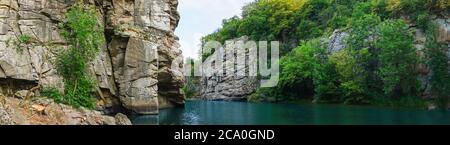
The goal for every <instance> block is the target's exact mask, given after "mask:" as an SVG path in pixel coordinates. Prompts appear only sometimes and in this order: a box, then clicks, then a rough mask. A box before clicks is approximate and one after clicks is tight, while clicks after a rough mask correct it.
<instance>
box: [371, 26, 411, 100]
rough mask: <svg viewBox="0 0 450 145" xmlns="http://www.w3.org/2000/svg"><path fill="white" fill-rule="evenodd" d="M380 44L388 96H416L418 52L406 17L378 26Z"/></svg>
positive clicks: (381, 62)
mask: <svg viewBox="0 0 450 145" xmlns="http://www.w3.org/2000/svg"><path fill="white" fill-rule="evenodd" d="M378 30H379V32H378V33H379V34H378V35H377V37H378V39H377V41H376V47H377V48H379V49H380V56H379V57H380V64H381V66H380V75H381V78H382V80H383V84H384V85H383V86H384V87H383V90H384V93H385V94H386V95H387V96H394V97H407V96H416V95H417V94H416V91H417V83H418V82H417V75H418V74H417V71H416V66H417V62H418V59H417V52H416V49H415V48H414V47H413V40H414V39H413V36H412V34H411V32H409V30H408V25H406V23H405V22H404V21H403V20H387V21H384V22H382V23H381V24H380V25H379V26H378Z"/></svg>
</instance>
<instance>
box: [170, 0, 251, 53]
mask: <svg viewBox="0 0 450 145" xmlns="http://www.w3.org/2000/svg"><path fill="white" fill-rule="evenodd" d="M252 1H254V0H179V5H178V11H179V12H180V15H181V19H180V23H179V25H178V28H177V29H176V31H175V34H176V35H177V36H178V37H180V44H181V50H182V51H183V55H184V57H185V58H187V57H191V58H198V54H199V50H200V38H201V37H202V36H204V35H207V34H210V33H212V32H214V31H215V30H217V29H218V28H220V27H221V24H222V20H223V19H226V18H231V17H233V16H236V15H238V16H239V15H240V14H241V8H242V6H244V5H245V4H247V3H250V2H252Z"/></svg>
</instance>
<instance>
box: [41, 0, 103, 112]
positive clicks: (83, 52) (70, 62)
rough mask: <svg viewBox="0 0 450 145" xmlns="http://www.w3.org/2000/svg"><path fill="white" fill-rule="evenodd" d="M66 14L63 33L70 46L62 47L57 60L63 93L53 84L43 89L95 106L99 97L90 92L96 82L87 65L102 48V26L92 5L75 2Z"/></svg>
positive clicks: (75, 103) (63, 98)
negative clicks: (81, 4)
mask: <svg viewBox="0 0 450 145" xmlns="http://www.w3.org/2000/svg"><path fill="white" fill-rule="evenodd" d="M66 17H67V22H65V23H62V24H61V30H62V32H61V35H62V36H63V37H64V38H65V39H66V41H67V42H68V43H69V45H70V46H69V47H68V48H64V49H61V51H60V52H58V54H57V56H56V60H55V66H56V70H57V72H58V74H59V75H60V76H62V78H63V80H64V95H61V94H59V92H58V90H56V89H54V88H44V89H43V90H42V93H43V95H46V96H48V97H52V98H54V99H55V100H56V101H57V102H61V103H65V104H69V105H72V106H75V107H86V108H90V109H93V108H95V105H96V104H95V102H96V98H95V97H93V96H92V94H91V92H92V91H93V90H95V88H94V87H95V86H96V85H95V81H94V80H93V79H92V78H91V77H90V74H89V72H88V65H89V62H90V61H92V60H93V59H94V58H95V57H96V56H97V54H98V53H99V51H100V47H101V44H102V43H103V41H104V38H103V32H102V31H103V29H102V28H101V26H100V25H99V22H98V20H97V19H98V18H97V15H96V12H95V10H94V9H93V8H90V7H85V6H80V5H75V6H74V7H72V8H71V9H70V11H69V12H68V13H67V14H66Z"/></svg>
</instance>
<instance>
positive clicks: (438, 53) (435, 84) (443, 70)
mask: <svg viewBox="0 0 450 145" xmlns="http://www.w3.org/2000/svg"><path fill="white" fill-rule="evenodd" d="M427 26H428V27H427V29H426V33H427V41H426V48H427V49H426V55H427V58H428V62H427V63H428V66H429V68H430V69H431V73H432V75H431V76H432V77H431V79H430V82H431V86H432V93H433V94H432V95H433V96H434V97H436V98H437V99H436V101H435V103H436V104H437V105H438V106H439V107H440V108H447V107H448V104H449V102H450V83H449V82H450V73H449V72H450V70H449V67H450V66H449V64H448V62H449V59H448V57H447V55H446V53H445V48H446V47H447V46H446V44H441V43H439V42H438V41H437V31H438V29H437V26H436V24H434V23H431V22H430V23H429V24H428V25H427Z"/></svg>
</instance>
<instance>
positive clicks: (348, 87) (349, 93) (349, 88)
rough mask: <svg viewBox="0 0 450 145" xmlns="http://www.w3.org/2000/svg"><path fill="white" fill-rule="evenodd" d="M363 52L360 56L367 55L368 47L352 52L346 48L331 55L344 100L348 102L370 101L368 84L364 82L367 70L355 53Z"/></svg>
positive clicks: (363, 102)
mask: <svg viewBox="0 0 450 145" xmlns="http://www.w3.org/2000/svg"><path fill="white" fill-rule="evenodd" d="M355 52H358V53H362V54H361V55H360V56H366V55H367V49H363V50H361V51H354V52H352V51H351V50H349V49H344V50H342V51H340V52H337V53H334V54H332V55H331V56H330V62H331V63H332V64H333V65H334V66H335V67H336V71H337V74H338V76H337V77H336V78H338V79H339V82H340V84H339V87H340V88H341V89H342V92H343V98H342V101H343V102H344V103H346V104H366V103H368V102H367V101H368V99H367V95H366V94H365V93H366V92H367V89H366V87H367V86H366V85H365V84H364V83H365V82H364V81H365V79H366V76H367V75H365V70H364V68H362V67H361V66H360V65H359V62H358V61H357V58H355V55H354V53H355Z"/></svg>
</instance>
